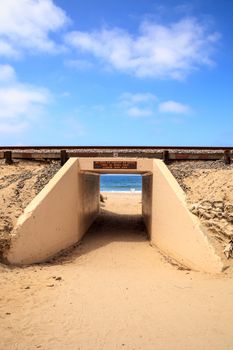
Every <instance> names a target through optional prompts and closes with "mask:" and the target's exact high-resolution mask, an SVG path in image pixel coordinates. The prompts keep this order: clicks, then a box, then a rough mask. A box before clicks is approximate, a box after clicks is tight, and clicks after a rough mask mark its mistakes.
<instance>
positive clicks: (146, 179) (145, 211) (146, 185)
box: [142, 174, 153, 238]
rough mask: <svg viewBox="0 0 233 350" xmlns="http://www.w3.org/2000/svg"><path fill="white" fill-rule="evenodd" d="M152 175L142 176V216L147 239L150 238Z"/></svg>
mask: <svg viewBox="0 0 233 350" xmlns="http://www.w3.org/2000/svg"><path fill="white" fill-rule="evenodd" d="M152 189H153V175H152V174H147V175H143V176H142V216H143V219H144V222H145V225H146V229H147V234H148V237H149V238H151V221H152V194H153V190H152Z"/></svg>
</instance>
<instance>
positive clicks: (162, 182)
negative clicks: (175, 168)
mask: <svg viewBox="0 0 233 350" xmlns="http://www.w3.org/2000/svg"><path fill="white" fill-rule="evenodd" d="M153 180H154V181H153V216H152V229H151V232H152V235H151V241H152V243H154V244H155V245H157V247H158V248H159V249H161V250H162V251H163V252H164V253H166V254H167V255H169V256H171V257H173V258H174V259H176V260H177V261H180V262H181V263H183V264H184V265H186V266H188V267H191V268H194V269H197V270H201V271H206V272H211V273H216V272H221V271H222V268H223V263H222V262H221V259H220V258H219V256H217V255H216V253H215V251H214V249H213V247H212V245H211V244H210V242H209V241H208V239H207V236H206V235H205V234H204V231H203V228H202V227H201V224H200V222H199V220H198V219H197V218H196V217H195V216H194V215H193V214H192V213H190V211H189V210H188V208H187V205H186V202H185V194H184V192H183V190H182V189H181V187H180V186H179V184H178V183H177V181H176V180H175V178H174V177H173V175H172V174H171V173H170V171H169V170H168V168H167V167H166V165H165V164H164V163H163V162H162V161H160V160H154V171H153Z"/></svg>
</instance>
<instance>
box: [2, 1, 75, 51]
mask: <svg viewBox="0 0 233 350" xmlns="http://www.w3.org/2000/svg"><path fill="white" fill-rule="evenodd" d="M68 21H69V19H68V17H67V16H66V14H65V12H64V11H63V10H62V9H61V8H59V7H58V6H56V5H55V4H54V2H53V1H52V0H1V5H0V56H11V57H12V56H13V57H15V56H16V57H17V56H18V55H20V54H21V53H22V51H23V50H25V49H26V50H30V51H33V52H35V51H41V52H49V53H50V52H55V51H56V50H57V49H58V46H57V45H56V43H55V42H54V41H53V40H52V39H51V37H50V34H51V33H53V32H56V31H58V30H59V29H61V28H62V27H63V26H64V25H65V24H66V23H68Z"/></svg>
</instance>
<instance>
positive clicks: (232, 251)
mask: <svg viewBox="0 0 233 350" xmlns="http://www.w3.org/2000/svg"><path fill="white" fill-rule="evenodd" d="M223 253H224V254H225V255H226V258H227V259H229V258H232V257H233V240H232V239H231V240H230V241H229V243H228V244H227V245H226V247H225V248H224V250H223Z"/></svg>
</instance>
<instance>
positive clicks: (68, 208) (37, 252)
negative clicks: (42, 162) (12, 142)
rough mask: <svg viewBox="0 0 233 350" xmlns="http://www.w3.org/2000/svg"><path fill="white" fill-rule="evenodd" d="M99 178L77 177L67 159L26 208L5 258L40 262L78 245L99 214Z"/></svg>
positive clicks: (75, 163) (75, 161) (14, 261)
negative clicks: (73, 245)
mask: <svg viewBox="0 0 233 350" xmlns="http://www.w3.org/2000/svg"><path fill="white" fill-rule="evenodd" d="M98 195H99V176H98V175H86V174H81V173H79V162H78V159H77V158H71V159H70V160H69V161H68V162H67V163H66V164H65V165H64V166H63V167H62V168H61V169H60V170H59V171H58V173H57V174H56V175H55V176H54V177H53V179H52V180H50V182H49V183H48V184H47V185H46V186H45V187H44V189H43V190H42V191H41V192H40V193H39V194H38V195H37V196H36V197H35V198H34V199H33V200H32V202H31V203H30V204H29V205H28V206H27V208H26V209H25V211H24V213H23V214H22V215H21V216H20V217H19V219H18V222H17V224H16V227H15V229H14V233H13V238H12V243H11V247H10V249H9V251H8V252H7V254H6V256H5V258H6V260H8V262H10V263H12V264H30V263H35V262H41V261H44V260H46V259H47V258H49V257H51V256H53V255H54V254H56V253H58V252H59V251H61V250H62V249H65V248H67V247H69V246H71V245H72V244H74V243H76V242H77V241H79V240H80V239H81V238H82V236H83V234H84V233H85V232H86V230H87V229H88V227H89V226H90V224H91V223H92V221H93V220H94V219H95V217H96V215H97V214H98V211H99V200H98Z"/></svg>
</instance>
